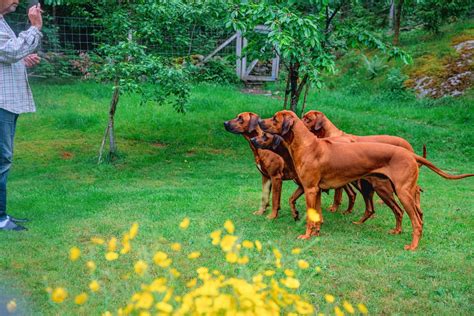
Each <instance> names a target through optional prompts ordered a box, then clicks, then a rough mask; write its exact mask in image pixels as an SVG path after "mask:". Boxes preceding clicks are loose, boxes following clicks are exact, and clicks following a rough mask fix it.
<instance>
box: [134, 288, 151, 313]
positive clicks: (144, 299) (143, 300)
mask: <svg viewBox="0 0 474 316" xmlns="http://www.w3.org/2000/svg"><path fill="white" fill-rule="evenodd" d="M151 305H153V295H151V293H149V292H143V293H141V294H140V295H139V298H138V301H137V302H136V303H135V307H136V308H141V309H149V308H150V307H151Z"/></svg>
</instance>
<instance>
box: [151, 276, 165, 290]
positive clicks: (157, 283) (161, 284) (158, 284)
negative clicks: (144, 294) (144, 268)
mask: <svg viewBox="0 0 474 316" xmlns="http://www.w3.org/2000/svg"><path fill="white" fill-rule="evenodd" d="M166 289H167V287H166V279H165V278H157V279H155V280H153V282H151V284H150V286H149V287H148V288H147V290H148V291H151V292H158V293H163V292H165V291H166Z"/></svg>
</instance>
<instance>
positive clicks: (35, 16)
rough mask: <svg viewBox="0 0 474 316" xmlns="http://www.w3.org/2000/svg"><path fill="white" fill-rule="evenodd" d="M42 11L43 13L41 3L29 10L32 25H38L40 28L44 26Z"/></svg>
mask: <svg viewBox="0 0 474 316" xmlns="http://www.w3.org/2000/svg"><path fill="white" fill-rule="evenodd" d="M41 13H43V11H42V10H41V4H39V3H38V4H37V5H35V6H32V7H31V8H30V9H29V10H28V18H29V19H30V23H31V25H32V26H36V27H37V28H38V30H41V28H42V27H43V17H42V16H41Z"/></svg>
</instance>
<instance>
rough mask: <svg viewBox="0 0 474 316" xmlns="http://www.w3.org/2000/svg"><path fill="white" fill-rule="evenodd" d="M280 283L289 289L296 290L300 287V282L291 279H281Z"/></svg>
mask: <svg viewBox="0 0 474 316" xmlns="http://www.w3.org/2000/svg"><path fill="white" fill-rule="evenodd" d="M281 283H283V285H285V286H286V287H287V288H290V289H297V288H299V287H300V281H298V279H295V278H292V277H287V278H286V279H283V280H282V281H281Z"/></svg>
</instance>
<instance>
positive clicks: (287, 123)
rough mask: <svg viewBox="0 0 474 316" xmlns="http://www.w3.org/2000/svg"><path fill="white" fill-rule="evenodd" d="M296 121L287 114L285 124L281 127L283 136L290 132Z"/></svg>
mask: <svg viewBox="0 0 474 316" xmlns="http://www.w3.org/2000/svg"><path fill="white" fill-rule="evenodd" d="M294 123H295V119H294V118H293V117H288V116H285V119H284V120H283V126H282V127H281V135H282V136H283V135H285V134H286V133H288V132H289V131H290V129H291V127H292V126H293V124H294Z"/></svg>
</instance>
